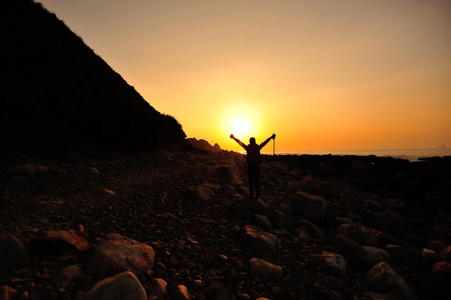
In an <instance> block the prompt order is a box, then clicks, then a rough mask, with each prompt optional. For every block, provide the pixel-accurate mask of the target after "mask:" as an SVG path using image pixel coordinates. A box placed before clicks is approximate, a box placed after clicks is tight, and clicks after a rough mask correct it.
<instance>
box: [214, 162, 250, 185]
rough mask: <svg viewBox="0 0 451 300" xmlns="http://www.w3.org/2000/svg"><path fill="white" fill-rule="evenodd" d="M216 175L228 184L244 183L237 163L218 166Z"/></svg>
mask: <svg viewBox="0 0 451 300" xmlns="http://www.w3.org/2000/svg"><path fill="white" fill-rule="evenodd" d="M215 174H216V177H217V178H218V179H219V180H220V181H222V182H224V183H228V184H232V185H243V184H244V183H243V181H242V180H241V179H240V171H239V169H238V167H237V166H236V165H235V164H230V165H224V166H220V167H218V168H216V170H215Z"/></svg>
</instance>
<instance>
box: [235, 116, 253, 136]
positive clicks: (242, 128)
mask: <svg viewBox="0 0 451 300" xmlns="http://www.w3.org/2000/svg"><path fill="white" fill-rule="evenodd" d="M231 129H232V132H233V133H234V134H235V135H237V136H246V135H247V134H248V133H249V132H250V124H249V121H248V120H246V119H243V118H237V119H234V120H232V123H231Z"/></svg>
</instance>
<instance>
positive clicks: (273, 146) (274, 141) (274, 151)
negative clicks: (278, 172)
mask: <svg viewBox="0 0 451 300" xmlns="http://www.w3.org/2000/svg"><path fill="white" fill-rule="evenodd" d="M272 134H273V135H274V132H273V133H272ZM275 156H276V138H275V137H274V138H273V143H272V181H274V161H275Z"/></svg>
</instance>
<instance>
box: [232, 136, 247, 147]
mask: <svg viewBox="0 0 451 300" xmlns="http://www.w3.org/2000/svg"><path fill="white" fill-rule="evenodd" d="M230 138H231V139H233V140H235V142H237V143H238V144H239V145H240V146H241V147H243V148H244V149H245V150H247V149H246V145H245V144H244V143H243V142H242V141H240V140H239V139H237V138H236V137H235V136H234V135H233V134H231V135H230Z"/></svg>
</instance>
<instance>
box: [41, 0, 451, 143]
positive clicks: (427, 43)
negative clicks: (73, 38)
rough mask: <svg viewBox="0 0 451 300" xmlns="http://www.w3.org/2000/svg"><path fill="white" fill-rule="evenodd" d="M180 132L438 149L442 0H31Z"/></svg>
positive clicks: (447, 49)
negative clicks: (172, 120)
mask: <svg viewBox="0 0 451 300" xmlns="http://www.w3.org/2000/svg"><path fill="white" fill-rule="evenodd" d="M37 2H40V3H42V4H43V6H44V7H45V8H47V9H48V10H49V11H51V12H54V13H55V14H56V15H57V17H58V18H59V19H61V20H63V21H64V22H65V23H66V25H67V26H68V27H69V28H70V29H71V30H72V31H74V32H75V33H76V34H78V35H79V36H80V37H81V38H82V39H83V40H84V41H85V43H86V44H87V45H88V46H89V47H91V48H92V49H93V50H94V51H95V52H96V53H97V54H98V55H99V56H101V57H102V58H103V59H104V60H105V61H106V62H107V63H108V64H109V65H110V66H111V67H112V68H113V69H114V70H115V71H116V72H118V73H119V74H120V75H121V76H122V77H123V78H124V79H125V80H126V81H127V82H128V83H129V84H130V85H132V86H134V87H135V89H136V90H137V91H138V92H139V93H140V94H141V95H142V96H143V98H144V99H145V100H146V101H148V102H149V103H150V105H152V106H153V107H154V108H155V109H157V110H158V111H160V112H161V113H165V114H169V115H172V116H174V117H175V118H176V119H177V120H178V121H179V122H180V123H181V124H182V126H183V129H184V131H185V133H186V134H187V136H188V137H196V138H198V139H205V140H207V141H209V142H210V143H211V144H214V143H218V144H219V145H220V146H221V148H223V149H227V150H236V151H240V150H242V149H241V148H240V146H238V145H237V144H236V143H235V142H234V141H233V140H231V139H230V138H229V136H230V134H231V133H234V134H235V136H236V137H237V138H239V139H241V140H242V141H243V142H245V143H247V142H248V140H249V137H251V136H254V137H256V139H257V143H260V142H263V141H264V140H265V139H266V138H267V137H269V136H271V134H272V133H273V132H274V133H276V134H277V151H278V152H297V151H303V150H334V149H400V148H433V147H436V146H441V145H446V146H448V147H451V118H450V117H449V116H450V112H451V84H450V83H451V31H450V30H449V28H450V25H451V2H449V1H447V0H438V1H433V2H430V1H427V2H426V1H420V0H412V1H403V0H379V1H370V0H368V1H352V0H346V1H345V0H334V1H332V0H325V1H303V0H298V1H288V0H284V1H277V2H276V1H269V0H263V1H254V0H249V1H235V0H233V1H206V0H204V1H182V0H174V1H146V0H131V1H111V0H110V1H106V0H97V1H88V0H78V1H70V0H63V1H61V0H41V1H37Z"/></svg>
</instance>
